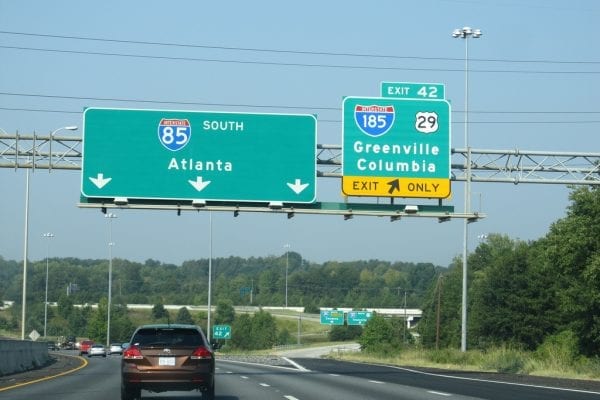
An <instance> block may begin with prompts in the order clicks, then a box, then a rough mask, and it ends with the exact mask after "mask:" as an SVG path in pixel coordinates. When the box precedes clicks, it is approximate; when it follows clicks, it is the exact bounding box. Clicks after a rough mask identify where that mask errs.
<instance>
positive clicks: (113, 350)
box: [108, 343, 123, 355]
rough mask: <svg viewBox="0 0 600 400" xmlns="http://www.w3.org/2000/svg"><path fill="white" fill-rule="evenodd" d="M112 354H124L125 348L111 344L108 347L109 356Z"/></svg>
mask: <svg viewBox="0 0 600 400" xmlns="http://www.w3.org/2000/svg"><path fill="white" fill-rule="evenodd" d="M111 354H123V347H121V343H111V344H110V346H109V347H108V355H111Z"/></svg>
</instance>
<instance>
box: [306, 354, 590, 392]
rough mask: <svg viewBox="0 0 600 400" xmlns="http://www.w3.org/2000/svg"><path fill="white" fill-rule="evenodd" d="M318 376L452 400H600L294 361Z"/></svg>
mask: <svg viewBox="0 0 600 400" xmlns="http://www.w3.org/2000/svg"><path fill="white" fill-rule="evenodd" d="M295 361H297V362H298V363H299V364H300V365H302V366H303V367H304V368H307V369H310V370H311V371H312V372H313V373H315V374H319V373H320V374H331V375H333V376H344V377H348V378H357V379H363V380H367V381H371V380H375V381H378V382H383V383H385V384H394V385H406V386H407V387H411V388H413V389H416V388H421V389H423V390H426V391H428V392H435V393H444V394H448V395H450V394H451V395H452V396H448V398H449V399H457V398H460V397H457V396H467V397H472V398H477V399H485V400H515V399H518V400H588V399H590V400H591V399H596V400H598V399H600V392H598V391H593V390H578V389H565V388H557V387H547V386H541V385H539V384H538V385H528V384H523V383H509V382H498V381H495V380H494V381H493V380H484V379H479V378H476V377H474V376H473V377H470V375H473V374H469V373H456V374H452V373H450V372H442V373H435V374H434V373H423V372H420V371H417V370H413V369H407V368H398V367H387V366H377V365H365V364H358V363H348V362H341V361H336V360H326V359H318V360H317V359H308V358H306V359H295Z"/></svg>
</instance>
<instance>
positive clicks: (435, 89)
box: [381, 82, 446, 100]
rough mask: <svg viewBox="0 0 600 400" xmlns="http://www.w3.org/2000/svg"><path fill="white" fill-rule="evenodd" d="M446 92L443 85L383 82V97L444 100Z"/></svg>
mask: <svg viewBox="0 0 600 400" xmlns="http://www.w3.org/2000/svg"><path fill="white" fill-rule="evenodd" d="M445 92H446V89H445V86H444V85H443V84H441V83H414V82H381V97H400V98H404V99H423V100H443V99H445V95H446V94H445Z"/></svg>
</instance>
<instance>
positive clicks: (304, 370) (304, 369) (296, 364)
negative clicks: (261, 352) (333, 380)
mask: <svg viewBox="0 0 600 400" xmlns="http://www.w3.org/2000/svg"><path fill="white" fill-rule="evenodd" d="M281 358H283V359H284V360H285V361H287V362H289V363H290V364H292V365H293V366H294V367H296V368H297V369H298V370H300V371H302V372H309V370H308V369H306V368H304V367H303V366H302V365H300V364H298V363H297V362H295V361H293V360H290V359H289V358H287V357H281Z"/></svg>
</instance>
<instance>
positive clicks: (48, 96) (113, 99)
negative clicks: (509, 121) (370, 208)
mask: <svg viewBox="0 0 600 400" xmlns="http://www.w3.org/2000/svg"><path fill="white" fill-rule="evenodd" d="M0 96H15V97H34V98H44V99H61V100H89V101H111V102H128V103H146V104H177V105H190V106H214V107H247V108H270V109H272V108H279V109H297V110H321V111H337V112H340V111H342V108H341V107H327V106H291V105H274V104H247V103H246V104H245V103H214V102H198V101H182V100H156V99H136V98H133V99H127V98H116V97H93V96H64V95H53V94H41V93H15V92H0ZM65 112H66V111H65ZM452 112H453V113H458V114H462V113H464V110H452ZM469 114H523V115H526V114H552V115H555V114H573V115H589V114H600V111H580V110H578V111H560V110H553V111H543V110H542V111H535V110H527V111H524V110H512V111H511V110H502V111H492V110H469Z"/></svg>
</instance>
